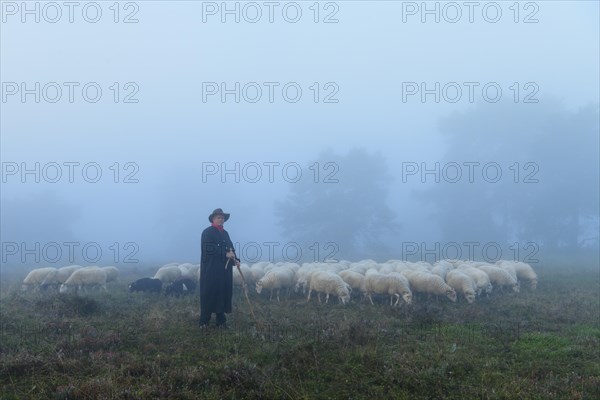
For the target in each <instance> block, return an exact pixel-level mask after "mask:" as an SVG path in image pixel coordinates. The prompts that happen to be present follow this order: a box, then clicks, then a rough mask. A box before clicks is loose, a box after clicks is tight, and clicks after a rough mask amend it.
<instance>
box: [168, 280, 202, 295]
mask: <svg viewBox="0 0 600 400" xmlns="http://www.w3.org/2000/svg"><path fill="white" fill-rule="evenodd" d="M195 290H196V282H194V280H193V279H190V278H182V279H178V280H176V281H175V282H173V283H171V284H170V285H169V286H167V287H166V289H165V294H166V295H167V296H177V297H179V296H181V295H182V294H192V293H194V291H195Z"/></svg>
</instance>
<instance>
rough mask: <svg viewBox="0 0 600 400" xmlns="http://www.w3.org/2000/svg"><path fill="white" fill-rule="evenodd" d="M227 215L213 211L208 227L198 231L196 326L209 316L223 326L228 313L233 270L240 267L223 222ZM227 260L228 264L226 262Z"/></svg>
mask: <svg viewBox="0 0 600 400" xmlns="http://www.w3.org/2000/svg"><path fill="white" fill-rule="evenodd" d="M228 219H229V214H227V213H224V212H223V210H222V209H220V208H217V209H216V210H214V211H213V212H212V214H210V215H209V216H208V220H209V221H210V222H211V226H209V227H208V228H206V229H205V230H204V231H203V232H202V256H201V261H200V327H202V328H204V327H206V326H208V323H209V321H210V318H211V316H212V313H215V314H217V326H218V327H225V326H226V325H225V322H226V319H225V313H227V314H229V313H231V298H232V295H233V268H235V266H239V265H240V260H239V259H238V258H237V257H236V256H235V250H234V248H233V243H232V242H231V239H230V238H229V234H228V233H227V231H226V230H225V229H223V223H224V222H225V221H227V220H228ZM228 261H229V262H228ZM226 267H227V268H226Z"/></svg>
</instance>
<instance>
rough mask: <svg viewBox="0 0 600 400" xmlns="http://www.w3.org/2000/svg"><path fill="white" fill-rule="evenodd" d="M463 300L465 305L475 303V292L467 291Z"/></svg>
mask: <svg viewBox="0 0 600 400" xmlns="http://www.w3.org/2000/svg"><path fill="white" fill-rule="evenodd" d="M465 299H467V303H472V302H474V301H475V292H471V291H467V292H465Z"/></svg>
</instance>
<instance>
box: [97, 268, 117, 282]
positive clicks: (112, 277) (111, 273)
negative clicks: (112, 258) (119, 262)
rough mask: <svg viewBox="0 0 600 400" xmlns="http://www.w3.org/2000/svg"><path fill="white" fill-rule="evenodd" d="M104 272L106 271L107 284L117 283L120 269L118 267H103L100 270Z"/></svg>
mask: <svg viewBox="0 0 600 400" xmlns="http://www.w3.org/2000/svg"><path fill="white" fill-rule="evenodd" d="M100 269H101V270H103V271H106V282H113V281H116V280H117V278H118V277H119V269H118V268H117V267H113V266H110V267H102V268H100Z"/></svg>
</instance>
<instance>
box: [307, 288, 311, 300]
mask: <svg viewBox="0 0 600 400" xmlns="http://www.w3.org/2000/svg"><path fill="white" fill-rule="evenodd" d="M311 293H312V288H311V289H309V290H308V298H307V299H306V301H310V294H311Z"/></svg>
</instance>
